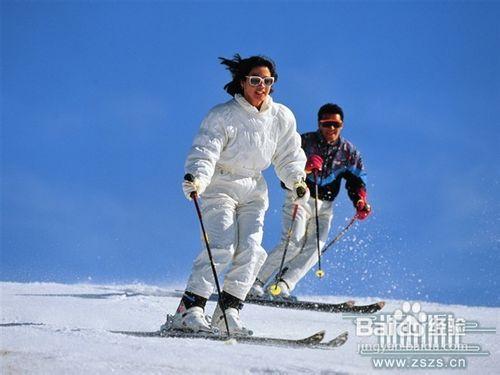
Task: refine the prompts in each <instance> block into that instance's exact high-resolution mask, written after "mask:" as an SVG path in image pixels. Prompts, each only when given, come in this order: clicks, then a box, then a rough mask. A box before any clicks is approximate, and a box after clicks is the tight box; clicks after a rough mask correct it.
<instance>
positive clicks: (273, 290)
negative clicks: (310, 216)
mask: <svg viewBox="0 0 500 375" xmlns="http://www.w3.org/2000/svg"><path fill="white" fill-rule="evenodd" d="M298 208H299V205H298V204H297V203H295V204H294V205H293V213H292V221H291V222H290V228H289V229H288V233H287V235H286V242H285V249H284V251H283V256H282V257H281V264H280V270H279V271H278V273H277V274H276V278H275V281H274V284H273V285H271V286H270V287H269V291H270V292H271V294H272V295H273V296H278V295H280V294H281V288H280V287H279V286H278V282H279V281H280V277H281V273H282V272H283V265H284V264H285V258H286V252H287V250H288V244H289V243H290V237H291V236H292V230H293V223H294V222H295V218H296V217H297V209H298Z"/></svg>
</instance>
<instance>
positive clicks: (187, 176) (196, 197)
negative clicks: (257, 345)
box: [184, 173, 231, 337]
mask: <svg viewBox="0 0 500 375" xmlns="http://www.w3.org/2000/svg"><path fill="white" fill-rule="evenodd" d="M184 180H186V181H189V182H193V181H194V177H193V175H192V174H191V173H188V174H186V175H185V176H184ZM191 198H192V199H193V201H194V205H195V207H196V212H197V213H198V219H200V226H201V231H202V233H203V238H204V240H205V245H206V247H207V252H208V258H209V259H210V265H211V266H212V273H213V275H214V279H215V285H216V287H217V293H218V294H219V302H218V304H219V305H220V308H221V310H222V316H223V317H224V323H225V324H226V330H227V337H231V334H230V333H229V324H228V323H227V317H226V310H225V309H224V306H223V305H222V293H221V290H220V285H219V279H218V277H217V270H216V269H215V264H214V260H213V258H212V251H210V244H209V243H208V236H207V231H206V230H205V226H204V225H203V218H202V216H201V210H200V206H199V205H198V194H197V193H196V192H195V191H193V192H192V193H191Z"/></svg>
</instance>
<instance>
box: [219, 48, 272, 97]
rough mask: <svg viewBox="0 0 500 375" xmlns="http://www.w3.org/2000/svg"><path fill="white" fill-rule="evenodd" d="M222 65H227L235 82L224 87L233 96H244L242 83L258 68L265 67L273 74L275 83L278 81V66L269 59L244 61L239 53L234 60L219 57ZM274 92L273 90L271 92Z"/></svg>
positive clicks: (248, 59)
mask: <svg viewBox="0 0 500 375" xmlns="http://www.w3.org/2000/svg"><path fill="white" fill-rule="evenodd" d="M219 59H220V60H221V62H220V63H221V64H222V65H226V69H227V70H229V72H230V73H231V76H232V77H233V80H232V81H231V82H229V83H227V84H226V85H225V86H224V90H226V91H227V93H228V94H229V95H231V96H234V95H235V94H241V95H243V88H242V87H241V81H244V80H246V78H245V77H246V76H247V75H248V73H250V71H251V70H252V69H253V68H255V67H258V66H265V67H267V68H268V69H269V71H270V72H271V76H272V77H274V81H275V82H277V81H278V73H277V72H276V65H275V64H274V61H273V60H271V59H270V58H269V57H265V56H251V57H249V58H247V59H242V58H241V56H240V55H239V54H238V53H237V54H235V55H234V57H233V59H232V60H230V59H226V58H224V57H219ZM270 92H273V90H272V88H271V91H270Z"/></svg>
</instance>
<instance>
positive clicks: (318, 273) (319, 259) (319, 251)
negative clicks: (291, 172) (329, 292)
mask: <svg viewBox="0 0 500 375" xmlns="http://www.w3.org/2000/svg"><path fill="white" fill-rule="evenodd" d="M314 192H315V196H314V208H315V209H316V215H315V216H316V246H317V248H318V270H317V271H316V276H317V277H319V278H320V279H321V278H322V277H323V276H325V271H323V270H322V269H321V249H320V247H319V218H318V170H317V169H315V170H314Z"/></svg>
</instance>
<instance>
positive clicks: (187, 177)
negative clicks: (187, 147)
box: [184, 173, 197, 199]
mask: <svg viewBox="0 0 500 375" xmlns="http://www.w3.org/2000/svg"><path fill="white" fill-rule="evenodd" d="M184 181H189V182H194V176H193V175H192V174H191V173H186V174H185V175H184ZM196 195H197V194H196V192H195V191H193V192H192V193H191V198H193V199H194V198H196Z"/></svg>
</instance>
